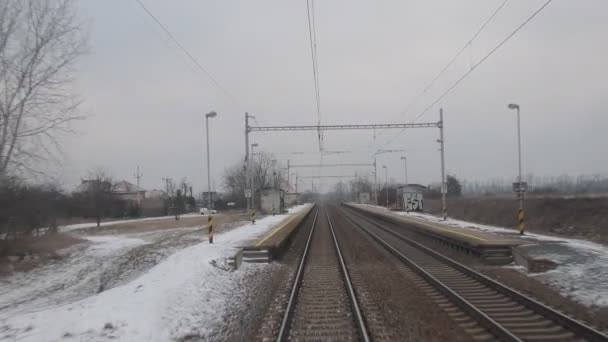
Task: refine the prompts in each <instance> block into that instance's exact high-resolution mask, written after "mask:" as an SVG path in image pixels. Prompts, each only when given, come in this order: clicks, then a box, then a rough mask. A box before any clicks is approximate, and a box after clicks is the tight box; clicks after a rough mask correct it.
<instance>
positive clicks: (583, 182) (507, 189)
mask: <svg viewBox="0 0 608 342" xmlns="http://www.w3.org/2000/svg"><path fill="white" fill-rule="evenodd" d="M523 179H524V181H525V182H528V189H529V190H528V192H529V193H531V194H541V195H542V194H547V195H550V194H599V193H608V177H607V176H602V175H579V176H576V177H574V176H570V175H561V176H542V177H541V176H535V175H534V174H527V175H524V177H523ZM512 183H513V181H512V180H506V179H491V180H487V181H463V193H465V194H473V195H493V194H504V193H512V192H513V186H512Z"/></svg>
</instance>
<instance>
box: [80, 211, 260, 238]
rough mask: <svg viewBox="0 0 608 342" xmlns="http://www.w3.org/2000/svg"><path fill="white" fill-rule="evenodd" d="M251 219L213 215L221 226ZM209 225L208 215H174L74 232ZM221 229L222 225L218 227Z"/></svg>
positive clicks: (113, 231) (143, 230)
mask: <svg viewBox="0 0 608 342" xmlns="http://www.w3.org/2000/svg"><path fill="white" fill-rule="evenodd" d="M248 219H249V215H247V214H243V213H238V214H217V215H214V216H213V223H214V225H216V226H219V225H221V224H223V223H229V222H235V221H246V220H248ZM206 225H207V216H202V215H201V216H182V217H180V218H179V220H175V218H173V217H167V218H160V219H157V220H147V221H134V222H125V223H119V224H115V225H105V226H101V227H93V228H83V229H77V230H74V231H73V232H74V233H76V234H83V233H84V234H94V235H97V234H116V233H121V234H128V233H142V232H149V231H155V230H161V229H175V228H187V227H201V228H202V227H204V226H206ZM218 229H221V227H218Z"/></svg>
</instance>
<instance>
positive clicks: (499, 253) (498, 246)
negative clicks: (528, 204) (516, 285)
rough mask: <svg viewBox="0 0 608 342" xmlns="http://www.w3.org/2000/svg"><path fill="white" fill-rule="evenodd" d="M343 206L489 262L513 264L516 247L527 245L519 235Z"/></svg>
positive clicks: (359, 207)
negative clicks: (511, 235)
mask: <svg viewBox="0 0 608 342" xmlns="http://www.w3.org/2000/svg"><path fill="white" fill-rule="evenodd" d="M344 206H345V207H348V208H352V209H354V210H355V211H359V212H361V213H363V214H367V215H369V216H371V217H375V218H378V219H381V220H385V221H388V222H391V223H394V224H397V225H399V226H403V227H404V228H407V229H410V230H413V231H414V232H416V233H418V234H421V235H424V236H427V237H431V238H433V239H436V240H439V241H441V242H442V243H444V244H447V245H450V246H452V247H455V248H457V249H460V250H463V251H465V252H467V253H472V254H474V255H477V256H479V257H481V258H482V259H484V261H486V262H488V263H493V264H506V263H510V262H511V261H513V247H516V246H519V245H522V244H524V243H525V241H522V240H521V239H519V238H517V237H516V236H514V237H507V236H505V235H500V234H494V233H491V232H483V231H478V230H472V229H466V228H462V227H454V226H448V225H443V224H440V223H436V222H431V221H427V220H424V219H420V218H416V217H413V216H409V215H400V214H399V212H392V211H387V210H386V209H384V208H378V207H375V206H369V205H360V204H352V203H345V204H344Z"/></svg>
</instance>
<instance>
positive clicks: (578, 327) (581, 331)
mask: <svg viewBox="0 0 608 342" xmlns="http://www.w3.org/2000/svg"><path fill="white" fill-rule="evenodd" d="M348 211H349V212H352V213H353V214H355V215H357V216H358V217H360V218H362V219H364V220H366V221H367V222H369V223H371V224H373V225H375V226H376V227H378V228H380V229H382V230H384V231H386V232H388V233H390V234H391V235H393V236H395V237H397V238H398V239H400V240H402V241H405V242H407V243H408V244H410V245H412V246H414V247H416V248H418V249H419V250H422V251H423V252H425V253H427V254H429V255H430V256H432V257H434V258H435V259H437V260H439V261H441V262H443V263H445V264H447V265H449V266H451V267H453V268H455V269H457V270H458V271H460V272H462V273H463V274H465V275H467V276H469V277H471V278H473V279H475V280H477V281H478V282H480V283H482V284H484V285H486V286H488V287H490V288H492V289H494V290H496V291H498V292H499V293H501V294H503V295H505V296H507V297H508V298H510V299H512V300H514V301H516V302H518V303H520V304H522V305H523V306H525V307H527V308H528V309H530V310H532V311H535V312H536V313H538V314H540V315H542V316H544V317H545V318H547V319H549V320H552V321H553V322H555V323H556V324H558V325H561V326H562V327H564V328H566V329H568V330H569V331H570V332H572V333H574V334H575V335H577V336H579V337H582V338H585V339H587V340H589V341H593V342H596V341H597V342H600V341H602V342H606V341H608V336H607V335H605V334H603V333H602V332H600V331H598V330H596V329H594V328H592V327H590V326H588V325H586V324H584V323H582V322H579V321H577V320H575V319H573V318H571V317H568V316H566V315H565V314H563V313H561V312H559V311H557V310H555V309H553V308H550V307H549V306H547V305H545V304H543V303H541V302H539V301H537V300H535V299H532V298H530V297H528V296H526V295H525V294H523V293H521V292H519V291H517V290H514V289H512V288H510V287H508V286H506V285H504V284H502V283H499V282H497V281H495V280H494V279H491V278H489V277H487V276H485V275H483V274H481V273H479V272H477V271H475V270H473V269H471V268H469V267H467V266H465V265H463V264H461V263H459V262H457V261H455V260H452V259H450V258H448V257H446V256H444V255H442V254H440V253H438V252H436V251H434V250H432V249H430V248H428V247H426V246H424V245H422V244H420V243H418V242H416V241H414V240H412V239H410V238H408V237H406V236H404V235H402V234H400V233H398V232H396V231H394V230H393V229H390V228H388V227H386V226H384V225H381V224H379V223H377V222H375V221H374V220H371V219H369V218H367V217H365V216H364V215H363V214H361V213H358V212H356V211H354V210H352V209H350V210H348ZM347 217H348V216H347ZM351 221H353V222H355V221H354V220H352V219H351ZM355 223H356V224H357V225H358V226H360V224H359V223H357V222H355Z"/></svg>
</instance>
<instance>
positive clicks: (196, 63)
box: [135, 0, 238, 104]
mask: <svg viewBox="0 0 608 342" xmlns="http://www.w3.org/2000/svg"><path fill="white" fill-rule="evenodd" d="M135 1H136V2H137V3H138V4H139V6H140V7H141V8H142V9H143V10H144V11H145V12H146V14H148V15H149V16H150V17H151V18H152V19H153V20H154V22H156V24H158V26H160V28H161V29H162V30H163V31H164V32H165V33H166V34H167V36H169V38H171V40H172V41H173V42H174V43H175V45H177V47H179V48H180V50H182V51H183V52H184V54H186V56H188V58H189V59H190V60H191V61H192V63H194V65H196V67H197V68H198V69H199V70H200V71H202V72H203V74H204V75H205V76H206V77H207V78H208V79H209V80H211V82H212V83H213V84H214V85H215V86H216V87H217V88H218V89H220V90H221V91H222V93H224V95H225V96H226V97H227V98H229V99H230V100H231V101H232V102H233V103H235V104H238V101H237V100H236V98H235V97H234V96H233V95H232V94H231V93H230V92H229V91H228V90H227V89H226V88H225V87H224V86H222V85H221V84H220V83H219V81H218V80H217V79H216V78H215V77H213V75H211V73H210V72H209V71H208V70H207V69H206V68H205V67H204V66H203V65H202V64H201V63H200V62H199V61H198V59H196V57H194V56H193V55H192V54H191V53H190V52H189V51H188V50H187V49H186V48H185V47H184V46H183V45H182V44H181V43H180V42H179V41H178V40H177V39H176V38H175V36H173V34H172V33H171V31H169V29H167V27H166V26H165V25H163V23H162V22H161V21H160V20H159V19H158V18H156V16H155V15H154V14H152V12H151V11H150V10H149V9H148V8H147V7H146V6H145V5H144V4H143V3H142V2H141V0H135Z"/></svg>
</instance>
